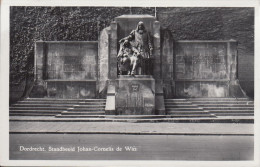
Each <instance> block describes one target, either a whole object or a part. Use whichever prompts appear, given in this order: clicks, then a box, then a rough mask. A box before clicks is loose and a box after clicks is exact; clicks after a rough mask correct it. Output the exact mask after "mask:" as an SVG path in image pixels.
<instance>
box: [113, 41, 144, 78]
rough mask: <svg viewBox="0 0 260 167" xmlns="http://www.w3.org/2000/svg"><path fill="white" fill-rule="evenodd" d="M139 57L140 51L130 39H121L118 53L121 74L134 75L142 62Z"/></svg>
mask: <svg viewBox="0 0 260 167" xmlns="http://www.w3.org/2000/svg"><path fill="white" fill-rule="evenodd" d="M139 59H140V53H139V52H138V50H137V49H136V48H135V47H133V46H132V45H131V43H130V42H129V41H128V40H123V41H121V43H120V49H119V52H118V55H117V60H118V69H119V74H120V75H132V76H134V75H135V74H136V69H137V68H138V67H139V64H140V63H139V62H140V60H139Z"/></svg>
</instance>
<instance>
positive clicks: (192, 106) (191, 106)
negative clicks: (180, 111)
mask: <svg viewBox="0 0 260 167" xmlns="http://www.w3.org/2000/svg"><path fill="white" fill-rule="evenodd" d="M197 107H198V106H196V105H191V104H190V105H168V104H167V105H165V108H197Z"/></svg>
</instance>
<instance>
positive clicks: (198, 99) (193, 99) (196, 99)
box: [187, 98, 251, 101]
mask: <svg viewBox="0 0 260 167" xmlns="http://www.w3.org/2000/svg"><path fill="white" fill-rule="evenodd" d="M187 100H188V101H251V100H249V99H248V98H189V99H187Z"/></svg>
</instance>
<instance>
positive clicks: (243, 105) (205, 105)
mask: <svg viewBox="0 0 260 167" xmlns="http://www.w3.org/2000/svg"><path fill="white" fill-rule="evenodd" d="M197 105H198V106H200V107H254V105H253V104H249V105H245V104H197Z"/></svg>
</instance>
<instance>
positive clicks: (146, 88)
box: [115, 75, 155, 115]
mask: <svg viewBox="0 0 260 167" xmlns="http://www.w3.org/2000/svg"><path fill="white" fill-rule="evenodd" d="M115 98H116V100H115V101H116V111H115V114H116V115H155V80H154V78H153V77H152V76H150V75H136V76H135V77H132V76H119V78H118V79H116V95H115Z"/></svg>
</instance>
